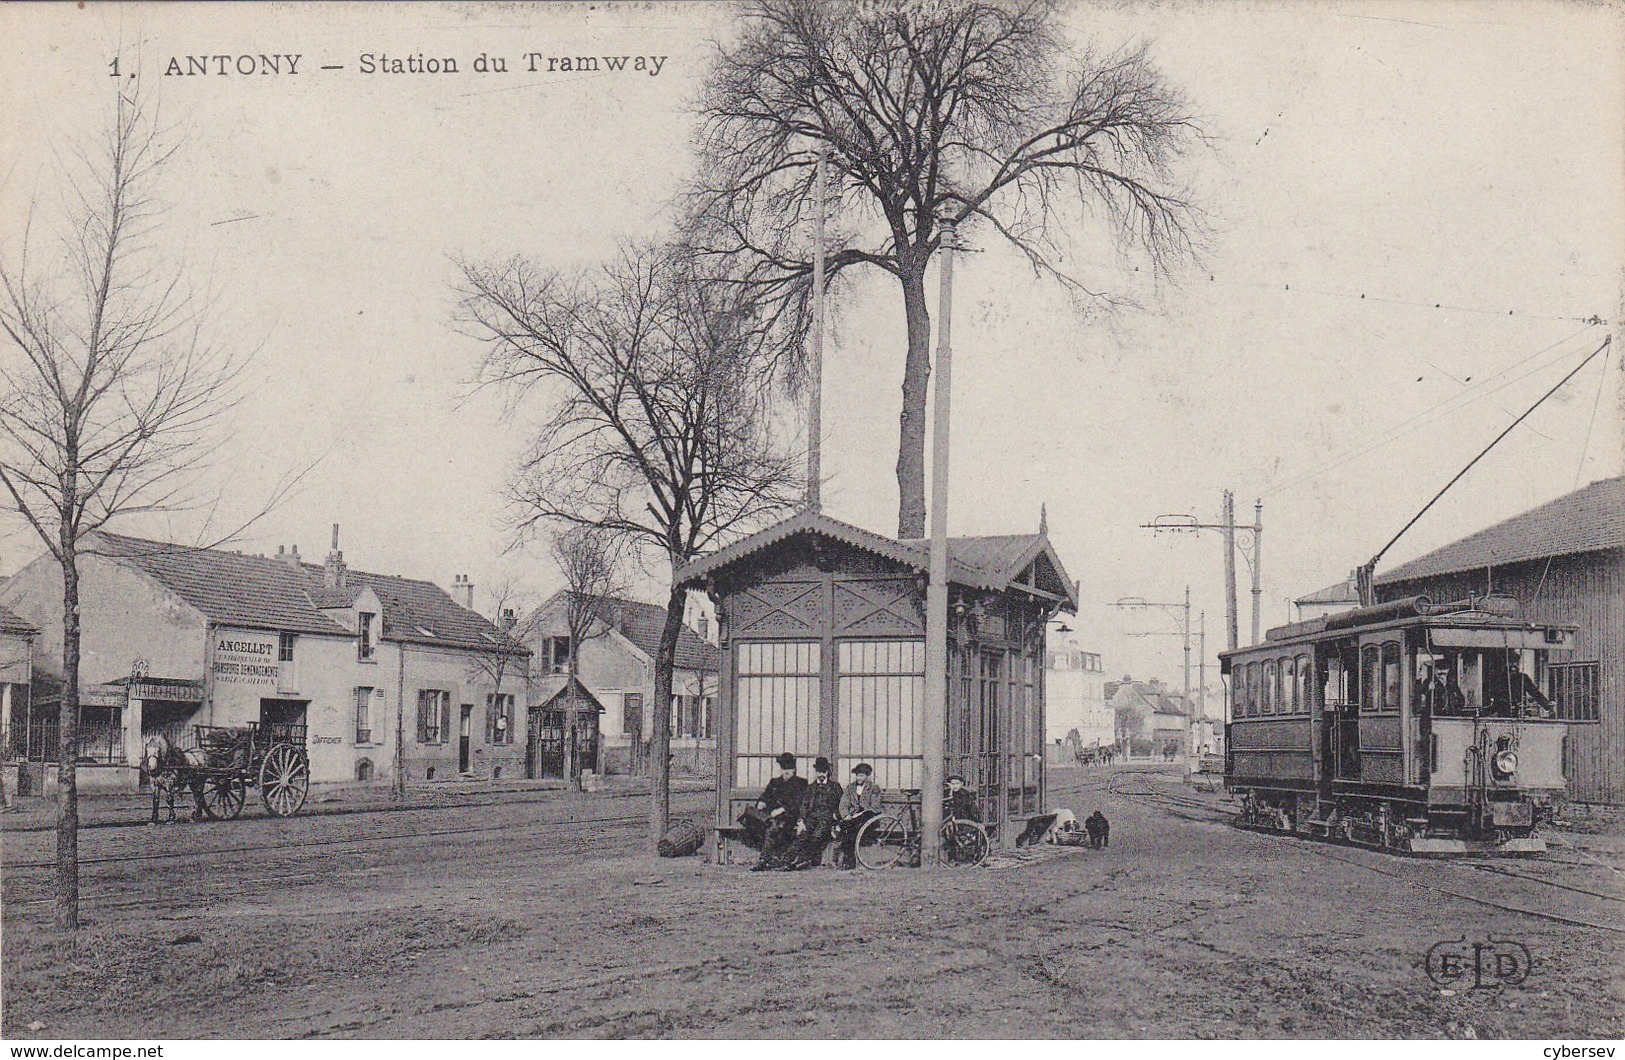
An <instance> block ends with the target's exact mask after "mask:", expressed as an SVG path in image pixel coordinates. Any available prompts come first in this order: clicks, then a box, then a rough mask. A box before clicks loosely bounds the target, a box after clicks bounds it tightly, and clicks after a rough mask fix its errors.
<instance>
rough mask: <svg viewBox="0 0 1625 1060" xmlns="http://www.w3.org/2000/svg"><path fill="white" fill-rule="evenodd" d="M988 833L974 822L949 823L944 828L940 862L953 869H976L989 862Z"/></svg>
mask: <svg viewBox="0 0 1625 1060" xmlns="http://www.w3.org/2000/svg"><path fill="white" fill-rule="evenodd" d="M988 847H989V844H988V841H987V831H986V830H985V829H984V828H983V827H982V826H981V825H979V824H977V823H976V822H974V821H948V822H946V823H944V824H943V826H942V846H941V848H940V849H939V851H938V860H939V861H940V862H941V863H942V864H943V865H946V866H948V867H949V868H953V869H970V868H975V867H976V866H977V865H980V864H981V863H982V862H984V861H986V860H987V855H988Z"/></svg>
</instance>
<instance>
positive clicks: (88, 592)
mask: <svg viewBox="0 0 1625 1060" xmlns="http://www.w3.org/2000/svg"><path fill="white" fill-rule="evenodd" d="M80 580H81V584H80V593H81V607H80V610H81V625H82V630H83V632H82V637H83V658H82V661H81V665H80V680H81V696H80V711H79V741H78V745H77V747H76V755H75V757H76V759H77V762H78V777H79V783H80V785H81V786H82V787H84V788H85V789H86V790H95V789H104V790H131V789H134V788H136V787H137V786H138V785H139V783H140V780H141V778H140V771H139V763H140V760H141V751H142V746H143V744H144V743H145V741H146V739H147V738H148V737H150V736H152V735H154V734H156V733H160V732H161V733H165V734H167V735H169V736H170V737H171V738H172V739H175V740H177V741H178V742H180V743H181V744H182V746H186V745H188V741H189V737H190V735H191V727H192V726H193V725H226V726H243V725H247V724H248V723H250V722H258V723H275V724H279V725H292V726H299V727H303V730H304V732H305V737H306V747H307V749H308V751H309V754H310V766H311V780H312V781H313V782H314V783H316V784H335V785H336V784H354V783H357V782H360V783H367V782H373V783H380V784H383V783H388V782H390V781H391V780H392V779H393V777H394V775H395V770H396V763H397V761H399V762H400V763H401V764H402V766H403V768H404V771H405V776H406V779H407V780H408V781H409V782H420V781H424V780H448V779H452V778H455V777H457V776H459V775H463V774H469V775H474V776H483V777H494V778H495V777H515V778H517V777H520V776H523V774H524V772H525V766H526V761H525V749H526V739H525V733H524V725H525V718H524V712H523V709H522V708H521V707H520V706H519V704H521V703H523V702H524V700H525V698H526V680H527V676H528V670H529V652H528V651H527V650H526V649H525V648H524V646H523V645H520V644H518V643H515V642H513V641H512V640H510V639H509V638H508V637H506V636H505V635H504V634H503V633H502V631H501V630H499V629H498V628H497V627H496V626H495V625H493V624H492V623H491V622H490V621H488V620H486V619H485V618H484V617H482V616H481V615H479V614H478V613H477V612H475V611H474V609H473V599H472V597H473V586H472V585H470V584H468V583H467V581H466V580H464V579H461V578H460V579H459V580H458V583H457V591H458V592H459V593H461V594H462V595H463V599H461V600H457V599H453V597H452V595H451V594H449V593H447V592H446V591H445V590H444V589H442V588H440V587H439V586H437V585H434V584H433V583H431V582H427V581H422V580H418V579H414V578H405V577H401V576H399V575H391V574H373V573H370V572H367V571H360V570H352V569H350V567H349V566H348V565H347V564H346V563H345V561H344V554H343V553H342V552H340V551H339V548H338V527H336V526H335V527H334V528H333V547H332V550H331V551H330V552H329V553H328V555H327V559H326V561H325V562H324V563H321V564H313V563H305V562H303V561H302V560H301V559H300V557H299V550H298V548H297V547H295V548H294V549H292V550H291V551H290V550H282V549H279V550H278V554H277V555H275V556H259V555H245V554H243V553H240V552H233V551H228V550H225V549H215V548H195V547H188V546H186V545H179V544H175V543H172V542H165V541H150V540H145V539H142V538H135V537H125V536H122V535H117V534H109V533H98V534H95V535H94V536H93V540H92V541H91V550H90V551H88V552H86V553H85V554H84V555H82V556H81V559H80ZM0 602H3V604H0V606H4V607H6V608H9V609H10V610H11V611H13V612H16V614H17V615H20V616H22V618H23V619H24V620H26V622H27V623H28V624H29V625H31V626H33V627H35V628H37V629H39V630H40V631H41V632H40V635H39V637H38V638H37V640H36V642H35V647H36V651H35V653H34V656H33V668H34V675H35V679H34V682H33V694H32V695H31V697H30V700H31V702H30V703H29V711H30V719H29V720H30V724H34V723H38V726H39V727H42V728H43V727H44V726H45V725H46V723H47V722H48V720H49V719H50V718H52V717H53V716H54V714H55V712H56V711H57V710H58V707H59V704H60V701H61V700H60V678H61V675H60V674H59V673H57V672H56V671H57V670H58V669H60V666H61V658H62V573H61V568H60V567H59V566H58V565H57V563H56V562H55V560H54V559H52V558H51V557H49V556H44V557H41V558H40V559H38V560H36V561H35V562H33V563H31V564H29V565H28V566H26V567H24V568H23V569H22V570H20V571H18V572H17V573H16V574H15V575H13V576H12V577H11V578H10V579H8V580H7V581H6V582H5V583H4V585H0ZM12 731H13V732H14V733H15V732H16V731H18V729H17V728H15V721H14V727H13V729H12ZM15 742H16V741H15V738H14V739H13V744H15ZM39 751H40V754H39V758H40V761H39V762H37V763H35V762H30V764H29V768H34V769H37V770H38V771H39V773H40V776H39V780H40V783H41V786H42V787H43V788H49V786H50V785H51V784H52V783H54V769H55V765H54V764H55V762H56V757H57V756H56V753H55V751H54V750H53V749H52V748H51V747H49V746H47V745H45V744H44V743H43V742H42V743H41V746H40V747H39Z"/></svg>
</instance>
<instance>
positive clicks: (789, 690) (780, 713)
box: [734, 641, 822, 787]
mask: <svg viewBox="0 0 1625 1060" xmlns="http://www.w3.org/2000/svg"><path fill="white" fill-rule="evenodd" d="M821 648H822V645H821V644H820V643H819V642H818V641H787V642H775V643H767V642H754V643H743V644H739V645H736V646H735V654H734V659H735V661H736V666H737V674H738V676H737V679H736V681H735V688H736V690H737V693H736V699H735V711H734V717H735V721H734V733H735V740H736V747H735V750H734V753H735V755H736V759H737V760H736V762H735V769H734V777H735V783H736V784H737V785H738V786H740V787H758V786H761V785H764V784H766V783H767V780H768V778H769V777H771V776H772V775H773V774H774V773H776V772H777V771H778V766H777V765H776V764H775V763H774V761H773V759H774V758H775V757H776V756H777V755H778V754H779V753H781V752H783V751H789V752H790V753H792V754H794V755H796V756H797V757H798V758H811V757H813V756H814V755H816V754H817V753H818V743H819V740H818V700H819V684H820V682H819V665H820V649H821Z"/></svg>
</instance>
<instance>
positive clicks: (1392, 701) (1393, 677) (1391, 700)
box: [1382, 640, 1401, 711]
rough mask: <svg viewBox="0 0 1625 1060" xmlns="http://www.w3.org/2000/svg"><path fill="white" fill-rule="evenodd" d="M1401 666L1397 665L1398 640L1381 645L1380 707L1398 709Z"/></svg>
mask: <svg viewBox="0 0 1625 1060" xmlns="http://www.w3.org/2000/svg"><path fill="white" fill-rule="evenodd" d="M1400 677H1401V667H1400V665H1399V642H1398V641H1397V640H1391V641H1388V642H1386V643H1385V644H1383V646H1382V709H1383V710H1387V711H1395V710H1398V709H1399V687H1400Z"/></svg>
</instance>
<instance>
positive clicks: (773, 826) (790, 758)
mask: <svg viewBox="0 0 1625 1060" xmlns="http://www.w3.org/2000/svg"><path fill="white" fill-rule="evenodd" d="M778 763H779V775H778V776H776V777H774V778H773V779H772V780H770V781H768V782H767V787H766V788H765V789H763V791H762V797H761V798H759V799H757V800H756V808H757V809H758V810H761V811H762V812H763V813H765V814H767V835H766V836H765V837H764V838H763V840H762V857H761V859H760V860H759V861H757V862H756V865H755V868H754V870H753V871H756V872H762V871H764V870H767V869H776V868H779V867H781V866H782V865H783V864H784V863H785V861H786V855H787V854H788V852H789V849H790V845H791V844H792V843H794V842H795V838H796V821H797V820H798V819H799V817H800V812H801V799H802V796H804V795H806V794H807V781H806V779H805V778H804V777H798V776H796V756H795V755H793V754H791V753H790V752H789V751H785V752H784V753H783V754H781V755H779V757H778Z"/></svg>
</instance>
